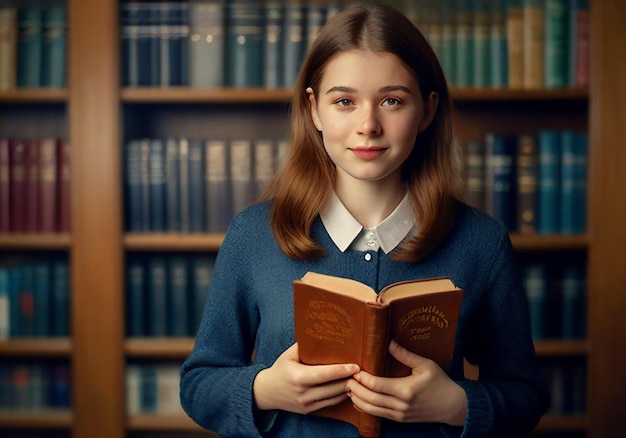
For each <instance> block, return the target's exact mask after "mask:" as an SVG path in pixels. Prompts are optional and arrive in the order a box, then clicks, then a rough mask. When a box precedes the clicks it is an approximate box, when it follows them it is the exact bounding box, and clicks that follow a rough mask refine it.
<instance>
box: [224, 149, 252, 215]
mask: <svg viewBox="0 0 626 438" xmlns="http://www.w3.org/2000/svg"><path fill="white" fill-rule="evenodd" d="M230 184H231V194H232V206H233V215H237V213H239V212H240V211H241V210H243V209H244V208H246V207H247V206H248V205H250V204H251V203H252V199H253V193H254V188H253V186H252V184H253V180H252V141H250V140H233V141H231V143H230Z"/></svg>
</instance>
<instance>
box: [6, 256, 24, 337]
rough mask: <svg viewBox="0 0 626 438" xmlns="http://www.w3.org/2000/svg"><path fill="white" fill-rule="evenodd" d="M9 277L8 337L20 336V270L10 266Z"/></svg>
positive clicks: (17, 267) (18, 267)
mask: <svg viewBox="0 0 626 438" xmlns="http://www.w3.org/2000/svg"><path fill="white" fill-rule="evenodd" d="M8 276H9V337H12V338H14V337H18V336H21V334H22V333H21V331H22V323H21V313H22V312H21V309H20V291H21V289H22V269H21V267H20V266H12V267H10V268H9V270H8Z"/></svg>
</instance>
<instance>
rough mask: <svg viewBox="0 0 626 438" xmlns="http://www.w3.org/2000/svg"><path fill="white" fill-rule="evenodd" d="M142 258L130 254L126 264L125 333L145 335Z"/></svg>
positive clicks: (144, 281) (143, 268)
mask: <svg viewBox="0 0 626 438" xmlns="http://www.w3.org/2000/svg"><path fill="white" fill-rule="evenodd" d="M145 277H146V276H145V266H144V262H143V259H142V258H141V257H140V256H138V255H131V256H129V258H128V264H127V266H126V335H127V336H130V337H139V336H146V335H147V330H146V304H147V303H146V278H145Z"/></svg>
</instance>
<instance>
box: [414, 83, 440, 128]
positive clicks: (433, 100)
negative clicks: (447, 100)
mask: <svg viewBox="0 0 626 438" xmlns="http://www.w3.org/2000/svg"><path fill="white" fill-rule="evenodd" d="M437 105H439V95H438V94H437V93H435V92H434V91H431V92H430V94H429V95H428V97H427V98H426V100H425V101H424V115H423V116H422V119H421V120H420V123H419V127H418V132H422V131H424V130H425V129H426V128H428V127H429V126H430V124H431V122H432V121H433V119H434V118H435V114H437Z"/></svg>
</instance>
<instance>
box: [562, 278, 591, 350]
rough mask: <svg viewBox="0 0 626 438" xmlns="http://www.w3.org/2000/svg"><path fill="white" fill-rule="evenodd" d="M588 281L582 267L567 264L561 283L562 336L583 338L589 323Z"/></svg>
mask: <svg viewBox="0 0 626 438" xmlns="http://www.w3.org/2000/svg"><path fill="white" fill-rule="evenodd" d="M586 289H587V288H586V281H585V273H584V270H583V268H582V267H577V266H567V267H565V268H564V269H563V272H562V283H561V337H562V338H563V339H582V338H584V337H585V334H586V330H585V326H586V323H587V318H586V317H585V316H586V315H587V307H586V295H587V294H586Z"/></svg>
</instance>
